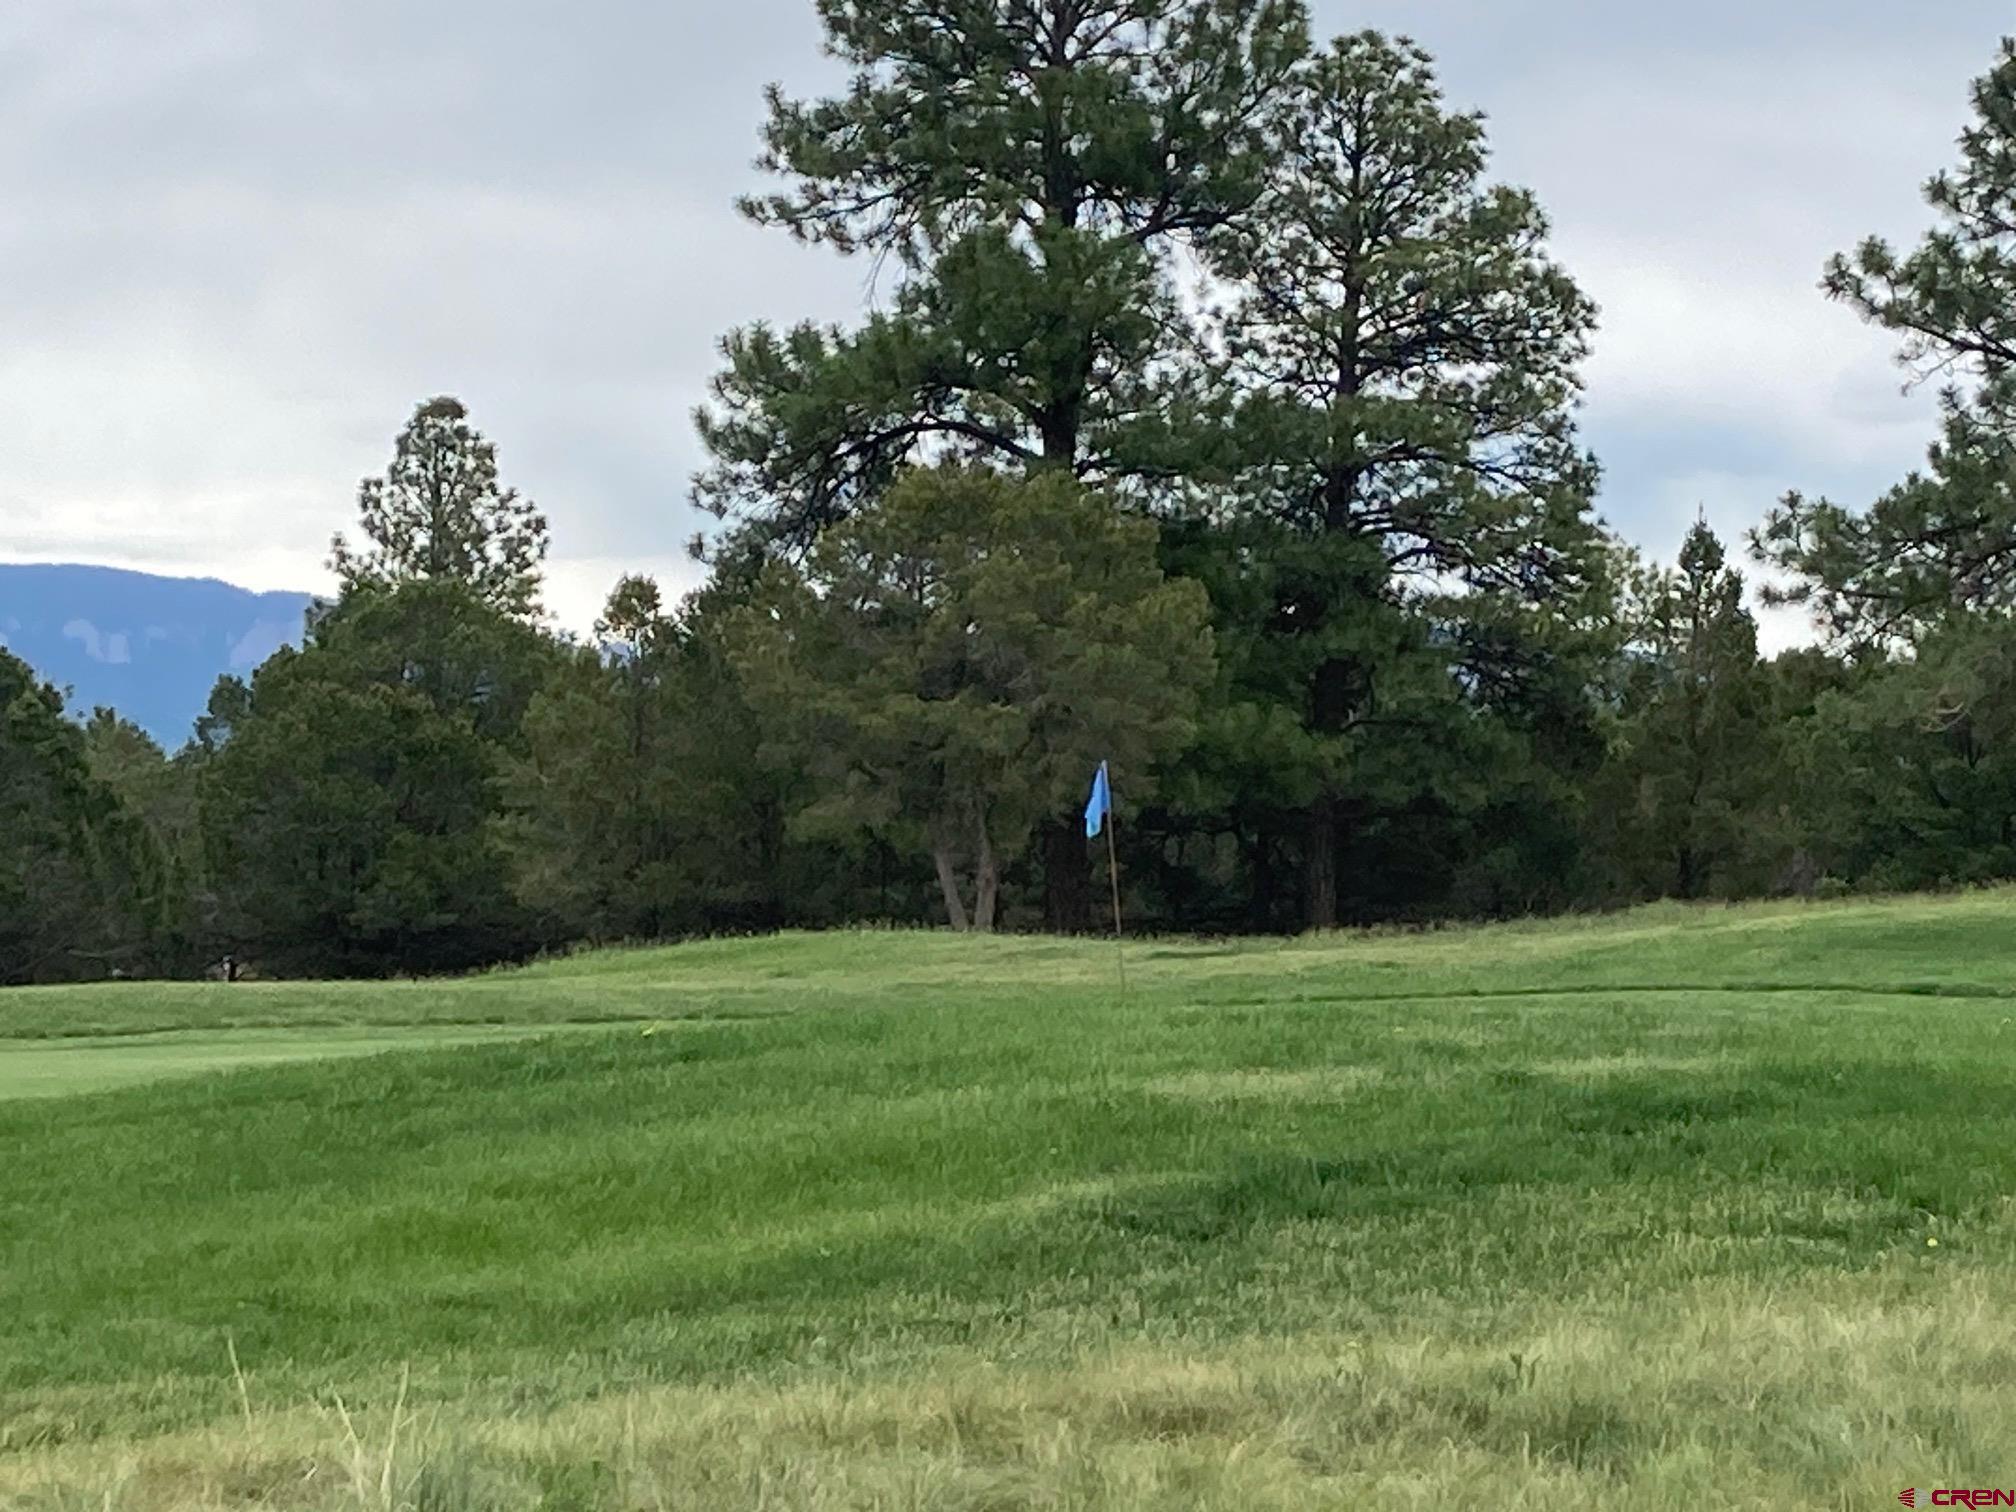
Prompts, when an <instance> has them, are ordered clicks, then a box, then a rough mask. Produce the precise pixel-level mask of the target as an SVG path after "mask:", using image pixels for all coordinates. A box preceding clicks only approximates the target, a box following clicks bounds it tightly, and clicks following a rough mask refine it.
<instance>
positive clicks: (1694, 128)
mask: <svg viewBox="0 0 2016 1512" xmlns="http://www.w3.org/2000/svg"><path fill="white" fill-rule="evenodd" d="M1314 8H1315V12H1316V15H1315V19H1316V24H1317V26H1318V28H1319V29H1320V30H1322V31H1323V32H1325V33H1328V32H1335V31H1339V30H1345V29H1355V28H1357V27H1361V26H1377V27H1381V28H1384V29H1388V30H1392V31H1402V32H1406V33H1409V34H1411V35H1413V36H1414V37H1416V38H1417V39H1418V40H1419V41H1420V42H1421V43H1422V44H1423V45H1424V46H1426V47H1427V48H1428V49H1429V50H1430V51H1431V52H1433V53H1434V54H1435V55H1436V57H1437V58H1438V60H1439V62H1440V64H1441V67H1442V73H1443V79H1444V82H1445V84H1446V86H1447V88H1448V91H1449V94H1450V96H1451V99H1452V100H1453V101H1454V102H1456V103H1458V104H1461V105H1465V106H1475V107H1477V108H1481V109H1483V110H1485V111H1486V112H1487V113H1488V114H1489V116H1490V122H1491V124H1490V132H1491V140H1492V142H1493V145H1494V147H1495V149H1496V152H1497V166H1498V171H1499V173H1500V174H1501V176H1503V177H1505V178H1507V179H1510V180H1512V181H1514V182H1518V183H1523V184H1525V185H1527V186H1528V187H1530V188H1532V189H1533V190H1534V191H1535V192H1536V193H1537V194H1538V195H1539V197H1540V199H1541V201H1542V203H1543V204H1544V205H1545V206H1546V207H1547V209H1548V210H1549V212H1550V213H1551V215H1552V217H1553V220H1554V223H1555V227H1556V238H1555V249H1556V251H1557V253H1558V255H1559V257H1560V258H1561V260H1562V261H1563V262H1564V263H1565V264H1566V265H1567V266H1568V268H1569V269H1570V270H1571V271H1572V272H1573V273H1574V275H1575V276H1576V277H1577V279H1578V280H1579V281H1580V282H1581V283H1582V285H1583V287H1584V288H1585V289H1586V290H1587V291H1588V292H1589V293H1590V294H1591V295H1592V296H1593V297H1594V298H1595V299H1596V300H1597V301H1598V302H1599V303H1600V304H1601V305H1602V307H1603V322H1602V329H1601V331H1600V333H1599V335H1598V338H1597V344H1596V355H1595V357H1594V360H1593V361H1592V362H1591V363H1590V365H1589V367H1588V369H1587V377H1588V382H1589V404H1588V410H1587V415H1586V424H1587V433H1588V439H1589V441H1590V443H1591V444H1592V445H1593V447H1594V448H1595V449H1596V451H1597V452H1598V454H1599V455H1600V456H1601V457H1602V460H1603V462H1604V464H1605V468H1606V485H1605V488H1604V492H1603V496H1602V500H1601V507H1602V511H1603V513H1604V515H1605V516H1606V517H1607V518H1608V519H1609V520H1611V521H1612V522H1613V523H1614V524H1616V525H1617V526H1618V527H1619V528H1620V529H1621V530H1622V531H1623V532H1624V534H1626V535H1627V536H1628V537H1629V538H1631V539H1632V540H1634V541H1637V542H1639V543H1640V544H1642V545H1644V546H1645V547H1647V548H1648V549H1650V550H1651V551H1653V552H1655V553H1656V554H1658V555H1660V556H1661V557H1664V558H1668V559H1670V558H1671V556H1672V554H1673V552H1674V551H1675V549H1676V548H1677V546H1678V544H1679V540H1680V536H1681V534H1682V532H1683V531H1684V529H1685V527H1686V524H1687V523H1688V522H1689V521H1691V520H1692V518H1693V516H1694V514H1695V511H1696V509H1697V507H1699V508H1704V509H1705V510H1706V512H1707V515H1708V518H1709V520H1710V521H1711V523H1713V524H1714V525H1715V526H1716V527H1717V528H1718V529H1719V530H1721V531H1722V532H1723V533H1724V534H1725V535H1726V536H1729V537H1731V538H1732V539H1733V538H1735V537H1737V536H1738V535H1740V533H1741V532H1742V531H1743V530H1745V529H1747V528H1748V527H1749V526H1750V525H1751V524H1753V523H1755V522H1756V520H1757V519H1758V518H1760V517H1761V516H1762V514H1763V512H1764V510H1765V509H1766V508H1767V507H1768V506H1769V505H1770V504H1771V503H1772V502H1773V501H1774V500H1775V499H1776V497H1777V496H1778V495H1780V494H1781V493H1783V492H1784V491H1785V490H1786V489H1788V488H1791V487H1800V488H1804V489H1807V490H1810V491H1815V492H1830V493H1833V494H1835V495H1836V496H1837V497H1839V498H1841V499H1842V500H1843V501H1844V502H1850V501H1852V502H1856V503H1860V502H1862V501H1863V500H1865V499H1867V498H1868V497H1870V496H1872V495H1874V494H1875V493H1876V492H1878V491H1879V490H1881V489H1882V488H1884V487H1885V486H1887V485H1888V484H1889V483H1891V482H1894V481H1895V480H1896V478H1897V477H1898V476H1899V475H1900V474H1901V473H1902V472H1904V471H1905V470H1907V469H1908V468H1910V467H1912V466H1914V465H1916V464H1917V462H1918V461H1919V459H1920V457H1921V455H1922V452H1923V449H1924V446H1925V444H1926V442H1927V441H1928V440H1930V439H1931V436H1932V428H1933V421H1932V415H1931V406H1930V404H1929V401H1928V397H1927V396H1925V395H1923V394H1920V395H1918V396H1916V397H1914V398H1908V399H1907V398H1905V397H1903V396H1902V395H1901V394H1900V392H1899V390H1900V385H1901V383H1902V379H1903V375H1902V374H1901V373H1900V372H1899V371H1898V370H1897V369H1896V368H1895V367H1894V366H1892V365H1891V361H1890V355H1891V343H1890V342H1889V340H1888V339H1886V338H1885V337H1883V336H1882V335H1881V334H1880V333H1875V332H1871V331H1868V330H1865V329H1863V328H1862V327H1861V326H1860V325H1859V324H1858V323H1857V321H1856V320H1855V318H1854V316H1853V315H1852V314H1850V313H1849V312H1848V311H1846V310H1843V309H1839V308H1835V307H1832V306H1830V305H1828V304H1827V303H1826V302H1825V301H1824V300H1823V299H1822V298H1821V297H1820V296H1819V294H1818V293H1817V292H1816V290H1815V283H1816V281H1817V279H1818V276H1819V272H1820V267H1821V264H1822V262H1823V261H1824V259H1825V258H1826V257H1827V256H1828V254H1830V253H1832V252H1834V251H1837V250H1842V249H1845V248H1847V247H1849V246H1851V245H1853V244H1854V243H1855V242H1856V241H1857V240H1859V239H1860V238H1861V237H1862V236H1863V235H1865V234H1867V233H1869V232H1882V233H1885V234H1887V235H1890V236H1892V237H1894V238H1896V239H1898V240H1900V241H1905V242H1908V241H1911V240H1914V239H1915V233H1916V232H1917V231H1918V229H1919V228H1920V227H1922V226H1923V225H1924V224H1925V223H1926V220H1927V217H1926V215H1925V213H1924V212H1923V210H1922V208H1921V206H1920V204H1919V201H1918V197H1917V190H1918V185H1919V184H1920V182H1921V181H1922V180H1923V179H1924V178H1926V177H1927V176H1928V175H1929V174H1930V173H1932V172H1933V171H1934V170H1936V169H1938V168H1940V167H1942V166H1944V165H1946V164H1947V163H1949V162H1950V161H1951V160H1952V157H1953V149H1952V141H1953V138H1954V137H1955V135H1956V134H1957V132H1958V131H1959V129H1960V127H1961V125H1962V124H1963V123H1964V121H1965V120H1966V118H1967V113H1968V111H1967V98H1966V88H1967V83H1968V81H1969V80H1970V79H1971V78H1972V77H1974V76H1975V75H1977V74H1979V73H1981V72H1983V71H1984V70H1985V69H1986V68H1987V66H1988V65H1989V63H1990V61H1991V55H1992V51H1993V47H1994V43H1995V39H1996V37H1997V36H1998V34H1999V33H2000V32H2001V31H2002V30H2004V29H2006V28H2007V26H2008V21H2007V16H2006V12H2005V9H2004V7H2003V6H2001V5H1999V4H1994V3H1989V0H1947V3H1942V4H1941V5H1939V6H1937V7H1933V8H1926V9H1924V10H1917V9H1912V8H1904V9H1900V8H1897V7H1889V6H1878V5H1875V4H1873V3H1870V0H1849V3H1837V4H1830V5H1826V6H1821V5H1817V4H1779V5H1770V6H1762V5H1757V4H1755V3H1754V0H1751V3H1743V4H1738V3H1734V0H1708V3H1704V4H1700V5H1697V6H1694V7H1691V8H1688V9H1686V10H1685V11H1684V12H1681V11H1677V10H1676V11H1674V12H1672V13H1670V14H1656V13H1653V12H1652V11H1651V10H1648V9H1647V8H1643V7H1620V6H1616V5H1614V4H1602V3H1596V0H1527V3H1523V4H1516V5H1508V4H1505V3H1503V0H1372V3H1362V4H1343V3H1338V0H1317V3H1316V4H1315V7H1314ZM192 18H193V19H192ZM818 36H819V31H818V26H817V23H816V19H815V17H814V15H813V11H812V7H811V5H810V3H809V0H742V3H740V4H737V5H735V6H732V7H730V6H703V5H672V6H668V5H662V4H655V3H645V0H577V3H572V4H569V5H567V6H564V7H563V6H560V5H557V4H545V3H539V4H526V5H522V6H514V7H508V8H504V7H496V6H494V5H477V4H475V3H473V0H446V3H442V4H437V5H431V6H428V7H425V8H422V9H416V8H414V7H411V6H409V5H406V4H403V3H399V0H353V3H351V4H347V5H345V6H342V7H313V8H309V7H291V6H289V7H281V6H273V5H270V4H262V3H258V0H220V3H218V4H214V5H209V6H205V7H203V8H201V10H200V11H197V12H192V11H190V10H187V9H184V8H179V7H174V8H171V7H162V6H158V5H155V4H151V3H147V0H91V3H88V4H85V3H77V0H15V3H14V4H12V5H10V6H8V7H7V8H6V10H5V12H4V14H0V200H4V202H5V203H6V204H7V205H8V206H9V209H10V213H9V214H8V215H7V216H6V217H5V218H4V219H0V287H4V289H5V290H6V298H5V303H4V306H0V308H4V310H5V317H4V320H0V332H4V334H5V338H6V339H5V340H0V559H7V560H86V561H97V562H106V563H111V564H115V565H122V566H131V567H138V568H143V569H147V570H152V571H160V572H168V573H189V574H205V575H215V576H219V577H223V578H226V579H228V580H231V581H234V582H238V583H241V584H244V585H246V586H249V587H253V588H281V587H292V588H310V589H319V588H323V587H326V586H329V585H330V583H331V579H330V578H329V576H328V574H327V572H326V570H325V566H324V564H325V561H326V558H327V555H328V540H329V536H330V534H331V533H332V532H333V531H335V530H337V529H339V528H342V527H344V526H346V525H348V524H349V523H350V522H351V520H352V519H353V517H354V514H355V508H356V498H355V490H356V480H357V479H359V478H360V477H362V476H364V475H365V474H367V473H372V472H376V471H379V470H382V468H383V466H384V465H385V462H386V460H387V458H388V457H389V455H390V447H391V438H392V436H393V434H394V432H395V431H396V429H397V427H398V425H399V424H400V423H401V421H402V420H403V419H404V418H405V416H406V415H407V414H408V413H409V412H410V410H411V408H412V405H413V404H414V403H415V402H417V400H418V399H420V398H422V397H424V396H425V395H427V394H431V393H440V392H452V393H455V394H457V395H459V396H461V397H462V398H463V399H465V400H466V401H467V402H468V403H469V405H470V408H471V411H472V415H473V417H474V419H475V421H476V423H477V424H478V425H480V426H481V427H482V429H483V430H484V431H485V432H486V433H488V434H489V435H490V436H492V437H493V438H494V439H495V440H496V441H497V442H498V444H499V446H500V449H501V453H502V464H503V467H504V470H505V472H506V474H507V475H508V476H509V477H510V478H511V480H512V481H513V482H514V483H515V484H517V485H518V486H519V487H520V488H522V489H523V490H524V491H525V492H526V493H527V494H528V495H529V496H531V497H532V498H533V499H535V500H536V501H537V502H538V504H539V505H540V507H541V508H542V509H544V510H545V511H546V512H547V514H548V515H549V516H550V517H551V519H552V525H553V538H554V558H553V561H552V563H551V566H550V574H549V576H550V588H549V595H548V596H549V601H550V603H551V605H552V607H553V608H554V609H555V610H556V611H557V612H558V614H559V615H560V617H561V618H562V619H563V621H565V622H567V623H569V624H572V625H575V626H577V627H582V628H585V626H586V625H587V623H588V622H589V620H591V619H592V618H593V616H594V612H595V609H596V608H597V607H598V606H599V604H600V601H601V598H602V597H603V595H604V594H605V593H606V592H607V590H608V588H609V586H610V585H611V583H613V582H614V581H615V579H616V577H617V576H618V575H619V574H620V573H622V572H625V571H653V572H657V573H659V574H660V575H662V576H663V577H664V579H665V580H666V582H667V584H668V586H672V585H679V584H683V583H685V582H688V581H690V580H691V579H692V576H693V569H692V568H691V567H690V566H689V565H688V564H687V562H686V561H685V555H684V542H685V540H686V539H687V537H688V536H689V535H690V534H691V533H692V531H693V530H694V529H695V528H696V527H697V526H698V525H699V524H700V523H702V522H701V521H700V520H699V519H698V518H696V517H695V516H694V514H693V513H692V511H691V510H690V509H689V508H688V507H687V504H686V488H687V480H688V476H689V474H690V473H691V472H692V470H693V469H694V467H695V466H696V464H697V463H698V461H699V460H700V451H699V445H698V442H697V439H696V438H695V436H694V434H693V431H692V427H691V425H690V423H689V420H688V412H689V411H690V409H691V408H692V406H693V404H694V403H695V402H696V401H697V400H698V399H699V398H700V397H701V395H702V392H703V388H704V385H705V383H706V380H707V378H708V377H709V376H710V375H711V373H712V372H713V371H714V370H715V367H716V365H717V359H716V356H715V352H714V348H713V343H714V341H715V339H716V337H717V336H718V334H719V333H720V332H721V331H723V330H725V329H727V328H728V327H729V326H731V325H735V324H739V323H742V322H745V321H747V320H750V319H753V318H759V317H770V318H774V319H776V320H779V321H790V320H794V319H798V318H802V317H804V316H806V315H808V314H810V315H814V316H817V317H820V318H832V319H841V318H845V317H847V316H849V315H850V314H851V313H852V312H854V311H856V310H857V309H858V307H859V306H860V304H861V302H862V300H863V298H864V296H866V295H868V294H870V292H871V289H870V285H869V274H870V270H869V269H868V268H867V267H866V266H865V265H864V264H860V263H848V262H845V261H841V260H839V259H836V258H834V257H833V256H831V255H830V254H827V253H824V252H820V251H816V250H806V249H802V248H796V247H793V246H792V245H790V244H789V243H788V241H786V240H785V239H784V238H781V237H778V236H776V235H774V234H770V233H765V232H762V231H759V230H756V229H754V228H752V227H749V226H746V225H744V224H743V223H742V222H741V221H740V220H739V219H738V218H737V216H736V215H735V213H734V211H733V208H732V203H731V202H732V199H733V197H734V195H735V194H736V193H738V192H740V191H743V190H745V189H748V188H751V187H754V186H755V185H756V183H757V178H756V176H755V174H754V173H753V171H752V170H751V168H750V166H749V165H750V159H751V158H752V157H753V155H754V153H755V150H756V129H757V125H758V122H759V120H760V119H761V115H762V103H761V98H760V91H761V87H762V85H763V84H764V83H765V82H767V81H770V80H773V79H778V80H782V81H784V82H785V83H786V84H787V86H789V87H790V88H791V89H792V90H793V91H794V92H798V93H807V92H812V91H815V90H817V89H819V88H820V86H821V85H822V84H823V83H825V82H826V81H827V80H828V79H829V78H830V77H831V76H832V71H831V65H830V64H828V63H826V62H824V61H823V60H822V59H821V58H820V57H819V54H818V50H817V44H818ZM1797 634H1798V627H1797V624H1796V623H1787V622H1785V621H1784V620H1782V619H1780V620H1777V621H1773V620H1771V619H1768V618H1767V621H1766V641H1767V644H1782V643H1784V641H1786V640H1787V639H1789V638H1795V637H1796V636H1797Z"/></svg>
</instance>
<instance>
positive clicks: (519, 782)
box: [503, 577, 858, 940]
mask: <svg viewBox="0 0 2016 1512" xmlns="http://www.w3.org/2000/svg"><path fill="white" fill-rule="evenodd" d="M721 618H722V615H721V613H720V612H719V611H718V609H716V608H714V606H712V605H711V603H710V601H709V600H708V599H707V598H706V597H705V596H703V597H701V598H699V599H697V600H695V601H694V602H691V603H689V604H688V605H686V606H685V607H684V608H683V609H682V610H681V611H680V612H678V613H676V614H675V613H668V612H666V610H665V609H664V607H663V600H662V598H661V595H660V593H659V590H658V586H657V584H656V583H654V582H652V581H651V580H650V579H649V578H643V577H626V578H624V579H623V580H622V581H621V582H620V583H618V585H617V587H616V589H615V591H614V592H613V593H612V594H611V595H610V598H609V604H608V607H607V609H605V611H604V613H603V616H602V619H601V622H600V623H599V624H598V625H597V626H596V631H597V635H598V637H599V638H600V640H601V642H602V644H601V646H600V647H599V648H595V649H586V650H583V651H581V652H579V653H577V654H576V655H575V656H573V657H571V658H569V659H568V660H567V661H566V662H564V663H563V664H562V665H561V666H560V667H558V668H557V669H556V671H555V673H554V674H553V676H552V677H551V678H550V679H549V680H548V682H547V684H546V686H545V688H544V689H543V690H542V691H541V692H540V694H539V695H538V697H537V698H535V699H534V701H533V704H532V707H531V709H530V710H529V712H528V713H527V716H526V722H525V724H526V741H527V747H528V749H527V754H526V756H525V758H524V759H523V760H522V761H518V762H515V763H513V765H512V767H511V768H510V771H509V775H508V781H507V792H508V795H509V800H510V811H509V816H508V818H507V819H506V820H505V822H504V830H503V833H504V835H505V837H506V843H507V845H508V847H509V849H510V852H511V855H512V859H513V875H514V883H515V886H516V888H517V890H518V895H519V897H520V898H521V899H522V900H523V901H524V902H525V903H527V904H528V905H530V906H532V907H534V908H536V909H538V910H540V911H542V912H544V913H547V914H549V915H551V916H552V917H554V918H555V919H557V920H558V921H560V923H561V924H562V926H563V927H564V928H565V929H567V930H568V931H569V932H570V933H571V934H574V935H579V936H585V937H587V938H591V939H603V940H609V939H634V938H642V939H653V938H661V937H664V936H667V935H672V934H683V933H691V932H697V931H704V930H710V929H747V928H752V927H763V926H772V927H774V926H776V925H778V924H780V923H782V922H784V917H785V916H784V894H785V892H786V891H787V890H788V889H787V884H786V882H785V880H784V878H783V876H782V867H783V860H784V858H783V855H782V849H783V846H782V839H783V836H782V820H783V813H782V800H781V796H780V794H779V792H778V787H779V781H780V779H779V778H778V777H777V776H776V775H775V774H773V773H772V772H771V771H769V770H766V769H765V768H763V767H762V766H760V765H759V764H757V763H755V762H753V761H752V760H751V759H750V757H751V753H752V751H753V750H754V749H755V747H756V745H757V744H758V742H759V739H760V733H759V731H758V729H757V728H756V725H755V722H754V718H753V716H752V715H751V713H750V711H749V709H748V707H747V705H746V703H745V701H744V700H743V698H742V694H741V689H740V687H739V685H738V683H737V681H736V679H735V677H734V675H733V672H732V669H731V668H729V667H728V665H727V662H726V655H725V652H724V650H723V648H722V646H721V645H720V641H719V636H718V634H717V633H716V628H715V627H716V625H717V624H718V623H719V621H720V619H721ZM790 780H791V779H790V778H789V776H788V774H787V775H786V776H785V777H784V778H783V779H782V781H783V782H785V783H789V782H790ZM850 906H858V900H850Z"/></svg>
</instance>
